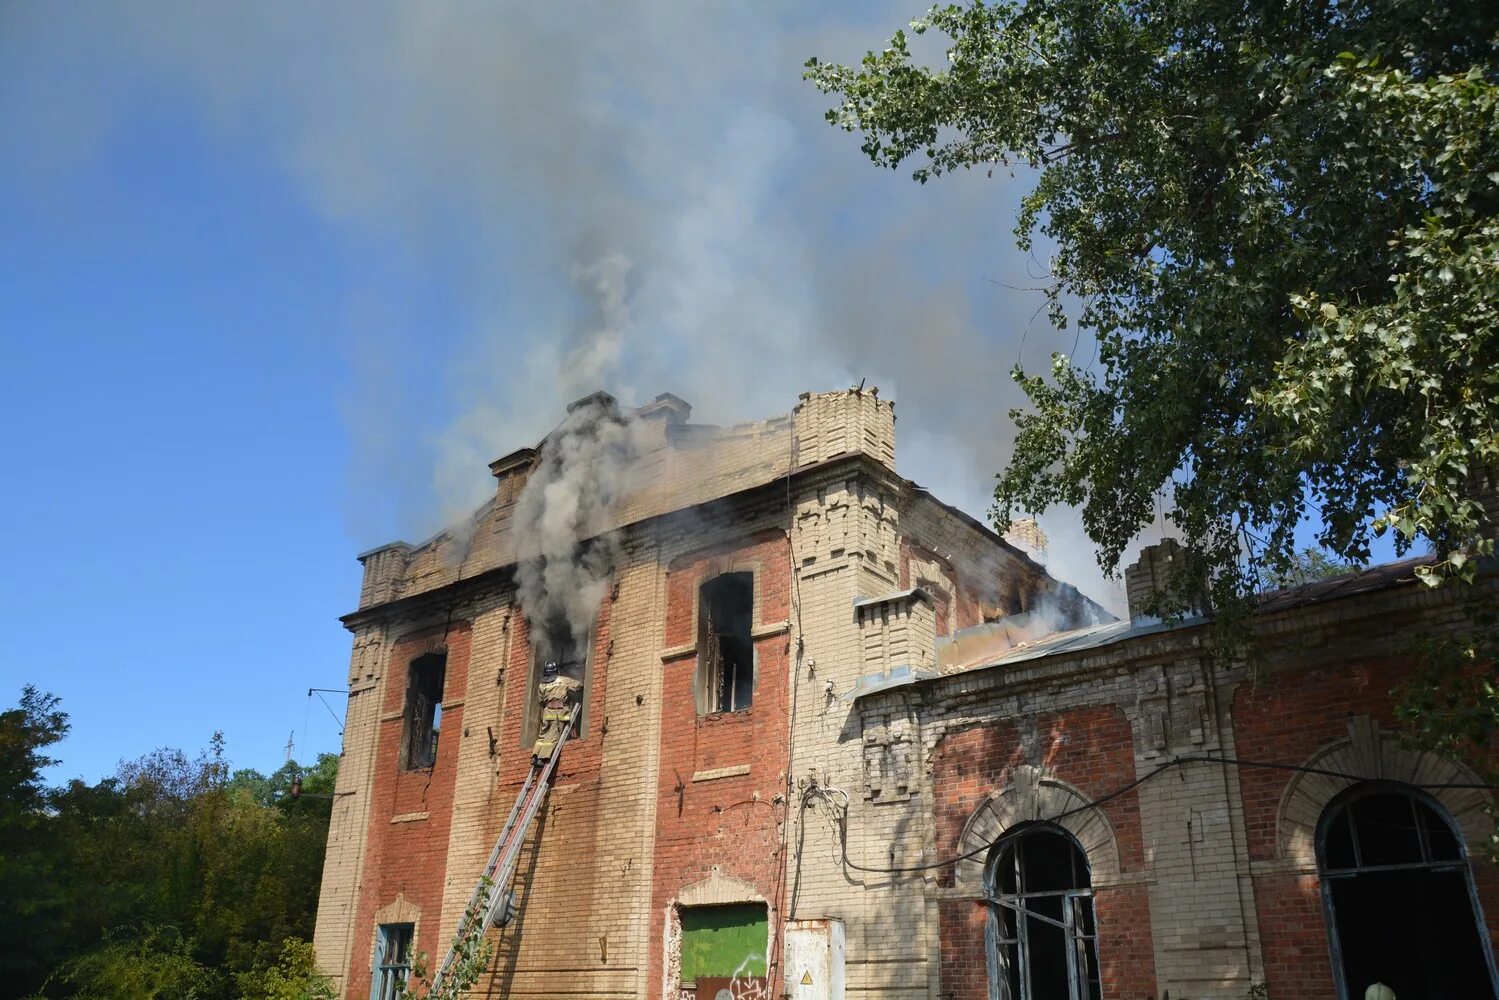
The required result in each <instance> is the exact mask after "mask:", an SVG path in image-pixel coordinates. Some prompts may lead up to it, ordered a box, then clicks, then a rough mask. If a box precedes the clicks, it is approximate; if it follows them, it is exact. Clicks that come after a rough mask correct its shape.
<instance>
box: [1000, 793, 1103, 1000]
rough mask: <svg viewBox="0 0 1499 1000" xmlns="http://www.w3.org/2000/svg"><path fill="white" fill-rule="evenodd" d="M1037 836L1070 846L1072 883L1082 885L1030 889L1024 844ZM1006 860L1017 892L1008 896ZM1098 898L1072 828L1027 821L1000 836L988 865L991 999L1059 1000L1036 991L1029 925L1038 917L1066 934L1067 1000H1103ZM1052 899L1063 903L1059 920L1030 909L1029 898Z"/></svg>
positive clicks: (1087, 862)
mask: <svg viewBox="0 0 1499 1000" xmlns="http://www.w3.org/2000/svg"><path fill="white" fill-rule="evenodd" d="M1038 837H1056V838H1058V839H1060V840H1061V841H1062V842H1063V843H1064V844H1065V845H1066V846H1067V848H1068V849H1069V850H1070V851H1071V856H1070V858H1069V862H1070V864H1071V865H1072V866H1073V872H1072V874H1073V881H1074V882H1078V881H1080V882H1081V883H1082V884H1081V885H1073V886H1071V887H1069V888H1062V889H1038V890H1029V889H1028V888H1027V886H1026V885H1025V875H1026V870H1025V868H1024V863H1025V862H1024V851H1025V848H1024V845H1025V843H1026V841H1027V840H1031V841H1033V842H1034V841H1035V840H1036V839H1037V838H1038ZM1007 861H1008V862H1009V863H1011V864H1013V865H1014V871H1013V879H1014V885H1015V891H1014V892H1006V891H1004V890H1003V889H1002V887H1001V881H1000V878H999V873H1000V868H1001V867H1002V866H1003V865H1004V864H1005V863H1006V862H1007ZM1079 870H1080V872H1081V875H1080V877H1079V874H1078V873H1079ZM1094 896H1095V891H1094V889H1093V867H1092V863H1091V862H1090V861H1089V860H1088V852H1087V851H1085V850H1083V846H1082V844H1080V843H1079V842H1078V840H1077V838H1076V837H1075V836H1073V834H1072V832H1071V831H1070V830H1068V829H1067V828H1065V827H1063V826H1059V825H1057V824H1055V823H1047V822H1034V823H1024V824H1021V825H1020V826H1017V827H1015V828H1014V829H1012V830H1010V831H1009V832H1007V833H1006V834H1005V836H1003V837H1001V838H1000V839H999V841H998V842H996V843H995V845H994V847H993V848H992V849H991V850H990V851H989V857H988V859H987V860H986V861H985V864H984V899H985V902H986V903H987V904H988V917H987V920H986V925H985V933H984V944H985V951H986V952H987V954H988V966H989V970H988V971H989V995H990V996H991V997H993V998H994V1000H1056V998H1054V997H1052V996H1036V995H1034V994H1033V992H1032V984H1031V976H1030V975H1029V974H1028V973H1029V970H1030V965H1031V963H1032V961H1033V960H1034V958H1033V955H1032V953H1031V952H1032V945H1031V942H1030V929H1031V928H1030V922H1031V920H1032V919H1034V920H1040V921H1042V922H1043V923H1046V924H1056V925H1057V926H1058V927H1060V928H1061V929H1062V931H1063V935H1064V936H1063V940H1062V942H1061V943H1062V948H1063V959H1064V961H1065V962H1066V964H1067V986H1066V989H1067V996H1066V997H1065V998H1063V1000H1100V998H1101V997H1102V996H1103V975H1102V966H1101V964H1100V962H1099V954H1098V937H1099V935H1098V914H1097V909H1096V908H1095V907H1094V905H1093V900H1094ZM1052 898H1060V899H1061V901H1062V907H1061V909H1062V919H1061V921H1060V922H1058V921H1056V920H1055V919H1053V918H1052V917H1050V916H1049V915H1047V914H1042V913H1038V912H1036V911H1034V910H1031V909H1029V908H1028V907H1027V906H1026V905H1025V904H1026V902H1027V901H1028V900H1032V899H1052ZM1007 915H1008V916H1009V920H1008V922H1007V921H1006V916H1007ZM1027 918H1029V919H1027ZM1079 925H1081V926H1079ZM1009 926H1013V928H1014V932H1013V934H1011V933H1007V928H1008V927H1009ZM1090 958H1091V965H1092V968H1091V972H1092V975H1091V977H1088V978H1086V979H1084V978H1082V975H1081V974H1080V972H1079V969H1078V965H1079V963H1080V962H1083V963H1086V962H1087V961H1088V960H1089V959H1090ZM1012 969H1015V970H1016V979H1017V981H1018V985H1019V990H1018V992H1017V991H1016V990H1015V989H1014V988H1012V986H1011V983H1010V972H1011V970H1012Z"/></svg>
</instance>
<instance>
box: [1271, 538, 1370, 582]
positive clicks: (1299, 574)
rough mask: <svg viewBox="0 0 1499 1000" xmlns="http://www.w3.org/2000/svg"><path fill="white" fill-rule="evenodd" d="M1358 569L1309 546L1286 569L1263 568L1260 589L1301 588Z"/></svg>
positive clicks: (1296, 554)
mask: <svg viewBox="0 0 1499 1000" xmlns="http://www.w3.org/2000/svg"><path fill="white" fill-rule="evenodd" d="M1356 569H1358V566H1357V565H1355V564H1354V563H1349V562H1344V561H1342V560H1341V559H1334V558H1333V557H1332V556H1330V555H1328V554H1327V553H1326V552H1324V551H1322V550H1321V549H1318V548H1313V547H1311V546H1307V547H1306V548H1304V549H1301V550H1299V551H1297V552H1296V553H1295V554H1294V555H1293V556H1292V557H1291V561H1290V563H1289V564H1288V565H1286V566H1284V567H1272V566H1264V567H1261V571H1260V589H1261V590H1279V589H1281V588H1282V587H1300V586H1303V585H1305V584H1308V583H1316V582H1317V581H1318V580H1327V579H1330V578H1332V577H1335V576H1342V575H1343V574H1344V573H1351V572H1353V571H1354V570H1356Z"/></svg>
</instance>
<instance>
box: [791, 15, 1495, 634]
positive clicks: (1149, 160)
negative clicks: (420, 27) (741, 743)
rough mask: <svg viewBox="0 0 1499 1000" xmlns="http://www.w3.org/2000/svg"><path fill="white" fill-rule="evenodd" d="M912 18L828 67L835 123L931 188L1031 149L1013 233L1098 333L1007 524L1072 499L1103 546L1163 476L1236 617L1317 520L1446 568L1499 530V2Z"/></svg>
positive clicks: (1027, 466)
mask: <svg viewBox="0 0 1499 1000" xmlns="http://www.w3.org/2000/svg"><path fill="white" fill-rule="evenodd" d="M912 29H913V31H914V33H915V34H918V35H920V34H925V33H928V32H933V33H936V34H939V35H941V36H945V40H946V61H945V64H944V65H941V66H937V67H929V66H926V65H922V64H921V63H920V62H919V61H918V60H917V59H916V58H914V57H913V55H912V50H911V39H910V38H908V36H907V35H906V33H905V32H897V33H896V34H895V36H894V38H893V39H892V41H891V43H890V46H889V47H888V48H887V49H885V50H884V51H882V52H872V53H870V54H868V55H867V56H866V57H865V58H864V60H863V62H862V63H861V64H860V65H858V66H852V67H850V66H839V65H826V64H822V63H819V62H818V61H817V60H815V59H814V60H811V61H810V62H809V63H808V69H807V76H808V77H809V78H810V79H811V80H812V81H813V82H814V83H815V84H816V85H817V86H818V87H820V88H821V89H822V90H823V91H825V92H828V93H831V94H834V95H837V97H838V99H839V103H838V104H837V106H836V107H834V108H833V109H832V110H831V111H829V113H828V118H829V120H830V121H831V122H832V123H833V124H835V125H837V126H839V127H841V128H844V129H847V130H850V131H857V132H860V133H862V136H863V149H864V152H865V153H866V154H867V155H868V156H869V157H870V158H871V159H872V160H873V161H874V162H875V163H877V164H880V165H882V166H887V167H897V166H899V165H901V164H903V163H907V162H908V161H914V162H915V170H914V176H915V177H916V179H917V180H919V181H921V182H923V183H925V182H926V181H927V180H929V179H931V178H934V177H937V176H939V175H941V174H944V173H947V172H950V171H952V170H956V169H959V168H974V167H978V168H981V169H988V170H990V171H991V173H992V170H993V169H994V168H996V167H999V168H1009V169H1012V170H1013V169H1014V168H1015V167H1017V166H1019V167H1024V168H1031V169H1032V170H1033V171H1034V176H1035V178H1036V182H1035V186H1034V188H1033V189H1032V190H1031V191H1030V193H1029V194H1028V195H1027V196H1026V197H1025V199H1024V202H1023V207H1022V209H1021V213H1020V217H1019V221H1018V225H1017V228H1016V235H1017V236H1018V238H1019V240H1020V244H1021V246H1022V247H1024V248H1029V247H1031V246H1032V245H1033V242H1034V241H1035V240H1036V238H1037V236H1038V235H1039V236H1044V237H1046V238H1047V239H1048V240H1049V241H1051V242H1052V243H1054V245H1055V253H1054V256H1053V257H1052V260H1051V265H1050V266H1051V280H1050V283H1049V287H1048V291H1047V294H1048V296H1049V300H1050V305H1051V314H1052V317H1053V320H1054V321H1055V322H1056V323H1057V324H1059V325H1063V324H1065V323H1066V322H1068V317H1067V315H1066V314H1067V312H1069V311H1073V312H1075V318H1074V320H1073V321H1075V322H1077V323H1078V324H1080V325H1081V327H1082V329H1083V330H1085V331H1087V332H1088V333H1090V334H1091V335H1092V336H1093V338H1094V339H1095V341H1096V344H1097V356H1096V361H1089V362H1088V363H1081V360H1082V359H1080V358H1069V357H1065V356H1060V355H1059V356H1055V357H1054V358H1053V364H1052V367H1051V370H1050V372H1049V373H1047V374H1045V375H1036V374H1027V373H1025V372H1022V371H1020V370H1019V369H1018V368H1017V369H1016V372H1015V377H1016V379H1017V380H1018V381H1019V382H1020V384H1021V385H1022V386H1023V387H1024V389H1025V391H1026V393H1027V394H1028V396H1029V399H1030V402H1031V404H1032V405H1031V408H1030V409H1029V410H1028V411H1026V412H1019V411H1017V412H1015V413H1013V414H1012V416H1013V417H1014V419H1015V420H1016V422H1017V428H1018V437H1017V440H1016V445H1015V451H1014V455H1013V458H1012V460H1011V461H1010V463H1009V465H1008V466H1007V467H1006V468H1005V470H1004V471H1003V472H1002V473H1001V474H1000V476H999V481H998V485H997V488H996V490H995V516H996V518H997V520H999V521H1001V522H1003V521H1008V520H1009V518H1010V516H1011V515H1012V513H1013V512H1017V511H1021V510H1026V511H1044V510H1046V509H1047V508H1049V507H1051V506H1053V505H1056V504H1065V505H1071V506H1076V507H1078V508H1080V510H1081V516H1082V522H1083V525H1084V527H1085V529H1086V530H1087V532H1088V535H1089V536H1090V538H1092V539H1093V541H1094V542H1095V543H1096V544H1097V546H1098V548H1099V561H1100V564H1101V565H1102V566H1103V567H1104V568H1105V569H1106V570H1108V571H1114V570H1116V569H1117V567H1118V566H1119V563H1120V559H1121V557H1122V556H1123V555H1124V554H1125V549H1126V546H1128V545H1129V544H1130V543H1131V540H1132V539H1133V538H1134V537H1135V536H1136V535H1137V534H1138V533H1139V531H1140V530H1141V529H1142V528H1143V527H1144V526H1145V525H1147V524H1148V523H1149V522H1150V521H1151V520H1152V518H1153V515H1154V512H1155V509H1156V503H1157V496H1158V495H1159V494H1160V493H1161V492H1163V491H1164V492H1165V493H1167V494H1168V495H1169V500H1170V505H1171V508H1172V513H1171V517H1172V519H1173V521H1174V523H1175V525H1176V526H1177V528H1178V529H1179V530H1180V531H1181V532H1182V534H1183V535H1184V536H1185V538H1186V541H1187V542H1188V548H1189V550H1191V551H1192V552H1193V553H1194V558H1195V560H1196V561H1194V562H1189V563H1188V565H1187V566H1186V567H1185V572H1186V573H1187V574H1189V575H1191V576H1193V577H1196V578H1198V579H1201V578H1203V577H1207V578H1209V579H1210V581H1211V588H1212V596H1213V598H1214V600H1215V603H1217V604H1218V605H1219V606H1220V607H1225V606H1235V605H1236V604H1237V605H1238V606H1242V604H1243V602H1244V601H1245V600H1246V598H1247V595H1248V594H1250V593H1252V592H1253V590H1254V588H1255V584H1256V581H1257V579H1258V577H1259V576H1260V574H1261V573H1262V572H1264V571H1265V570H1266V569H1267V568H1268V570H1269V571H1270V572H1271V573H1281V574H1284V573H1286V572H1288V571H1290V570H1291V568H1292V563H1293V560H1294V558H1295V551H1296V546H1295V538H1294V535H1295V530H1296V528H1297V526H1298V525H1302V524H1305V523H1307V522H1308V521H1309V520H1310V521H1311V522H1312V523H1315V524H1319V525H1320V529H1319V534H1318V535H1317V542H1318V544H1319V546H1321V547H1323V548H1325V549H1326V550H1328V551H1329V552H1331V553H1333V554H1335V555H1336V556H1337V557H1338V558H1340V559H1342V560H1346V561H1351V562H1364V561H1367V559H1368V556H1369V547H1370V542H1371V538H1372V537H1373V535H1374V534H1378V533H1382V532H1385V531H1392V532H1393V534H1394V540H1395V543H1396V546H1397V550H1398V551H1404V550H1405V549H1406V548H1408V547H1409V546H1410V545H1411V544H1412V543H1413V542H1415V541H1416V540H1417V539H1418V538H1424V539H1427V540H1429V541H1430V542H1431V543H1432V547H1433V549H1434V551H1435V552H1436V553H1437V556H1438V559H1437V561H1436V565H1435V566H1434V567H1433V568H1431V569H1430V570H1429V571H1428V573H1427V578H1428V582H1439V581H1440V580H1442V579H1444V578H1448V577H1451V576H1452V575H1459V576H1463V577H1465V578H1470V577H1471V574H1472V572H1473V561H1472V560H1473V557H1474V556H1475V555H1477V554H1480V553H1488V552H1492V550H1493V543H1492V542H1491V541H1487V540H1485V539H1484V538H1483V537H1482V535H1481V533H1480V526H1481V521H1482V510H1481V507H1480V505H1479V504H1478V502H1477V501H1476V500H1475V499H1474V498H1473V493H1472V490H1471V483H1472V477H1474V476H1476V475H1478V474H1479V472H1480V470H1482V469H1485V468H1493V467H1494V466H1495V465H1496V464H1499V333H1496V330H1499V323H1496V309H1499V220H1496V207H1499V85H1496V80H1499V59H1496V53H1499V5H1495V4H1493V3H1487V2H1478V0H1460V2H1455V3H1448V4H1431V3H1425V2H1418V0H1354V2H1351V3H1344V2H1324V3H1304V4H1303V3H1270V4H1247V5H1246V4H1242V3H1230V2H1226V0H1148V2H1145V3H1132V2H1124V0H1026V2H998V3H992V4H986V3H983V2H972V3H968V4H965V5H957V6H945V7H938V8H934V9H933V10H931V11H930V12H929V13H928V15H927V16H926V17H925V18H923V19H922V20H919V21H914V22H912Z"/></svg>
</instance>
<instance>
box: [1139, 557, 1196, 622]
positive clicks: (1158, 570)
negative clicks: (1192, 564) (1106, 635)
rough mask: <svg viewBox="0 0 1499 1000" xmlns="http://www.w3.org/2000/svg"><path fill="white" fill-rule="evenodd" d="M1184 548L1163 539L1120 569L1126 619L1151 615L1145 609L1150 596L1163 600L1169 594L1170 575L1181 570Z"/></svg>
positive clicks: (1170, 594) (1169, 595) (1150, 601)
mask: <svg viewBox="0 0 1499 1000" xmlns="http://www.w3.org/2000/svg"><path fill="white" fill-rule="evenodd" d="M1186 554H1187V550H1186V549H1184V548H1182V545H1181V543H1180V542H1178V541H1177V540H1176V539H1174V538H1163V539H1161V540H1160V541H1159V542H1157V543H1156V544H1154V545H1147V546H1145V547H1144V548H1143V549H1141V550H1140V558H1139V559H1137V560H1136V561H1135V564H1134V565H1133V566H1129V567H1127V568H1126V569H1125V570H1124V594H1125V600H1126V601H1127V602H1128V604H1129V617H1130V621H1139V620H1140V619H1142V618H1150V617H1152V615H1151V612H1150V611H1148V610H1147V608H1149V607H1150V606H1151V603H1152V596H1153V595H1154V596H1155V597H1156V598H1157V599H1158V600H1162V601H1166V600H1169V598H1170V597H1171V596H1172V575H1173V574H1174V573H1177V572H1180V571H1181V570H1182V563H1183V561H1184V560H1185V558H1186Z"/></svg>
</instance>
